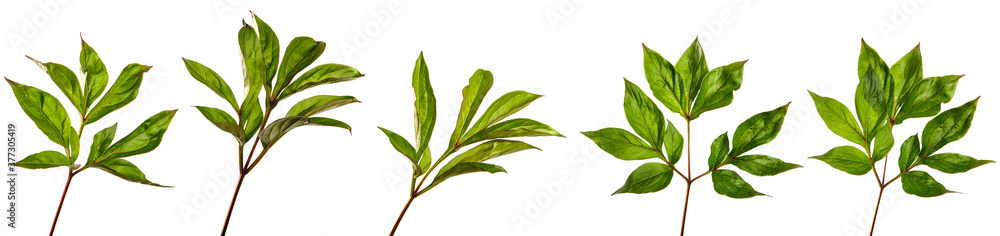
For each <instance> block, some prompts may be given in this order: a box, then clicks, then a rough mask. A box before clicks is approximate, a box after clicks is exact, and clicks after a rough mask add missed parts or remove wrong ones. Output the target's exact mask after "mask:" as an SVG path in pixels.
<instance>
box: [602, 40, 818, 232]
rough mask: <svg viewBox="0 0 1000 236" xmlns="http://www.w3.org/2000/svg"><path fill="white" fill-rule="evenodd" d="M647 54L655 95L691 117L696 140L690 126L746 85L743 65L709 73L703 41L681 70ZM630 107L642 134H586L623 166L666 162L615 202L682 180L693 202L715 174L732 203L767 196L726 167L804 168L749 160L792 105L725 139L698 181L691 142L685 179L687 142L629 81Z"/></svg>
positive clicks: (764, 172)
mask: <svg viewBox="0 0 1000 236" xmlns="http://www.w3.org/2000/svg"><path fill="white" fill-rule="evenodd" d="M642 48H643V65H644V67H645V74H646V80H647V82H648V83H649V87H650V89H651V90H652V91H653V96H654V97H656V99H657V100H659V101H660V103H661V104H663V105H664V106H665V107H667V109H668V110H670V111H671V112H673V113H677V114H679V115H680V116H681V117H682V118H684V120H685V122H686V123H687V136H688V137H690V135H691V128H690V127H691V121H692V120H694V119H697V118H698V117H700V116H701V115H702V114H704V113H705V112H707V111H711V110H715V109H719V108H722V107H725V106H727V105H729V104H730V103H732V101H733V92H734V91H736V90H739V89H740V85H741V84H742V82H743V66H744V64H746V62H747V61H738V62H734V63H731V64H729V65H725V66H721V67H717V68H715V69H711V70H709V69H708V64H707V62H706V60H705V55H704V52H703V51H702V48H701V44H700V43H699V42H698V39H695V40H694V42H693V43H691V46H690V47H688V49H687V50H686V51H685V52H684V54H683V55H682V56H681V58H680V59H678V60H677V64H676V66H674V65H673V64H671V63H670V62H669V61H667V60H666V59H664V58H663V57H662V56H660V54H659V53H657V52H656V51H653V50H652V49H650V48H648V47H646V45H645V44H643V46H642ZM624 107H625V117H626V118H627V120H628V123H629V125H630V126H631V127H632V130H633V131H635V133H636V134H638V135H636V134H633V133H632V132H629V131H628V130H625V129H620V128H604V129H600V130H597V131H589V132H583V134H584V135H585V136H587V137H588V138H590V139H591V140H592V141H594V143H595V144H597V146H598V147H600V148H601V149H602V150H604V151H605V152H607V153H609V154H611V155H612V156H614V157H616V158H618V159H622V160H628V161H630V160H646V159H654V158H655V159H659V160H660V161H662V162H663V163H659V162H649V163H645V164H642V165H640V166H639V167H638V168H636V169H635V171H632V174H630V175H629V176H628V178H627V179H626V180H625V184H624V185H622V187H621V188H619V189H618V190H616V191H615V192H614V193H613V194H612V195H614V194H620V193H640V194H641V193H651V192H657V191H660V190H663V189H665V188H666V187H667V186H668V185H669V184H670V181H671V180H672V179H673V176H674V174H677V175H679V176H680V177H681V178H682V179H684V181H685V182H686V183H687V194H688V196H690V191H691V184H692V183H693V182H694V181H695V180H698V179H700V178H701V177H704V176H706V175H709V174H711V176H712V182H713V184H714V188H715V192H717V193H719V194H721V195H726V196H728V197H732V198H749V197H754V196H761V195H764V194H763V193H760V192H758V191H757V190H755V189H754V188H753V187H752V186H750V184H748V183H747V182H746V181H744V180H743V178H742V177H740V176H739V174H738V173H737V172H735V171H732V170H727V169H722V167H724V166H726V165H728V164H732V165H734V166H736V167H737V168H739V169H741V170H743V171H746V172H747V173H750V174H753V175H757V176H771V175H776V174H779V173H782V172H785V171H788V170H791V169H795V168H799V167H801V166H799V165H797V164H792V163H787V162H784V161H782V160H780V159H777V158H774V157H771V156H767V155H757V154H749V155H747V154H746V153H747V152H749V151H751V150H752V149H754V148H755V147H758V146H760V145H763V144H766V143H768V142H770V141H771V140H773V139H774V138H775V137H776V136H777V135H778V132H779V131H780V130H781V125H782V123H783V121H784V117H785V114H786V112H787V110H788V104H785V105H784V106H781V107H778V108H776V109H774V110H771V111H767V112H762V113H759V114H756V115H754V116H752V117H750V118H749V119H747V120H746V121H743V123H741V124H740V125H739V126H737V128H736V131H735V132H734V133H733V137H732V140H731V141H732V142H730V138H729V135H728V133H723V134H722V135H719V136H718V137H717V138H716V139H715V141H713V142H712V145H711V155H710V156H709V158H708V170H707V171H705V172H704V173H703V174H701V175H698V176H693V175H692V174H691V150H690V145H691V143H690V140H688V158H687V163H688V167H687V174H685V173H684V172H682V171H681V169H679V168H678V166H677V162H679V161H680V159H681V152H682V150H683V145H684V136H681V134H680V132H679V131H678V130H677V128H676V127H674V124H673V123H672V122H670V120H667V119H665V118H664V116H663V113H662V112H661V111H660V109H659V107H658V106H657V104H656V103H654V102H653V100H652V99H650V98H649V97H648V96H646V94H645V93H644V92H643V91H642V90H641V89H640V88H639V86H637V85H635V84H633V83H632V82H631V81H629V80H628V79H625V101H624ZM687 204H688V199H687V198H685V202H684V209H685V210H684V216H683V218H682V223H681V235H683V234H684V224H685V223H684V221H686V218H687Z"/></svg>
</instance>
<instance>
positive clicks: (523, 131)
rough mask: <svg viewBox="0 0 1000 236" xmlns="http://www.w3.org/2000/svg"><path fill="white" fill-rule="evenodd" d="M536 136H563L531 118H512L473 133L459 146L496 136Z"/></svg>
mask: <svg viewBox="0 0 1000 236" xmlns="http://www.w3.org/2000/svg"><path fill="white" fill-rule="evenodd" d="M536 136H558V137H563V136H562V134H559V132H557V131H556V130H555V129H552V127H549V126H548V125H546V124H543V123H541V122H538V121H534V120H531V119H511V120H507V121H504V122H500V123H499V124H496V125H493V126H490V127H489V128H486V129H484V130H482V131H479V132H478V133H476V134H473V135H472V136H470V137H469V138H468V139H466V140H465V142H463V143H461V144H458V146H465V145H469V144H473V143H476V142H479V141H483V140H489V139H496V138H514V137H536Z"/></svg>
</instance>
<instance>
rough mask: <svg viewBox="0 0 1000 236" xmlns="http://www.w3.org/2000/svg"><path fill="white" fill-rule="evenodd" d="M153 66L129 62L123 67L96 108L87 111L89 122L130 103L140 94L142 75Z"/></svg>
mask: <svg viewBox="0 0 1000 236" xmlns="http://www.w3.org/2000/svg"><path fill="white" fill-rule="evenodd" d="M150 68H153V67H152V66H145V65H140V64H136V63H132V64H129V65H127V66H125V69H122V73H121V74H119V75H118V79H116V80H115V83H114V84H112V85H111V88H109V89H108V92H107V93H105V94H104V96H103V97H101V100H99V101H98V102H97V103H95V104H94V108H93V109H91V110H90V112H89V113H87V121H86V123H87V124H90V123H94V122H96V121H97V120H100V119H101V117H104V116H105V115H107V114H108V113H111V112H112V111H115V110H118V109H119V108H122V107H124V106H125V105H128V103H130V102H132V100H135V97H136V96H138V95H139V85H141V84H142V75H143V73H146V72H147V71H149V69H150Z"/></svg>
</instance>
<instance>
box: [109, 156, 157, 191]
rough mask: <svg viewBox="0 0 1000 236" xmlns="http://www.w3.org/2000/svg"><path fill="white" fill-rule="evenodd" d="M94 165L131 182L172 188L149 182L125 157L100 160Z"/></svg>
mask: <svg viewBox="0 0 1000 236" xmlns="http://www.w3.org/2000/svg"><path fill="white" fill-rule="evenodd" d="M94 167H96V168H97V169H101V170H103V171H106V172H108V173H110V174H112V175H114V176H118V178H122V179H124V180H126V181H129V182H133V183H140V184H145V185H151V186H156V187H164V188H172V187H171V186H164V185H160V184H157V183H153V182H150V181H149V180H147V179H146V175H145V174H143V173H142V171H141V170H139V167H136V166H135V165H134V164H132V162H129V161H126V160H125V159H107V160H104V161H101V162H100V163H96V164H94Z"/></svg>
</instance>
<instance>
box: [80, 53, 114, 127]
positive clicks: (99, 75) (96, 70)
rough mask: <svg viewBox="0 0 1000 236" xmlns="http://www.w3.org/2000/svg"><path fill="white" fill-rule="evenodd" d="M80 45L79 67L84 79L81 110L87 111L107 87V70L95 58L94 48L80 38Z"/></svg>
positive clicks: (98, 58)
mask: <svg viewBox="0 0 1000 236" xmlns="http://www.w3.org/2000/svg"><path fill="white" fill-rule="evenodd" d="M80 43H81V44H82V48H83V49H81V50H80V67H81V69H82V70H83V77H84V83H83V98H84V99H86V100H85V103H84V105H83V108H84V109H83V110H87V109H89V108H90V105H92V104H94V101H97V98H98V97H100V96H101V94H102V93H104V88H105V87H107V86H108V69H107V67H104V61H101V57H99V56H97V51H94V48H91V47H90V45H88V44H87V42H86V41H83V38H82V37H81V38H80Z"/></svg>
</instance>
